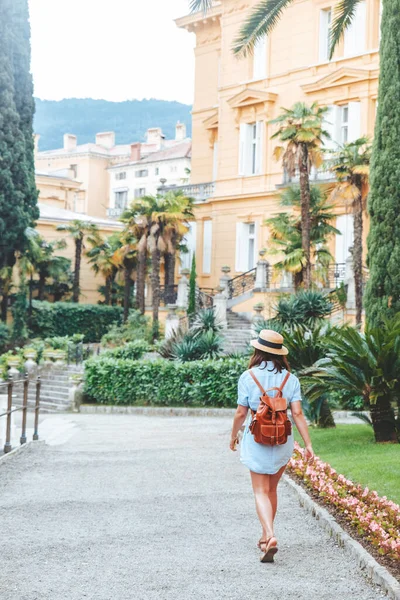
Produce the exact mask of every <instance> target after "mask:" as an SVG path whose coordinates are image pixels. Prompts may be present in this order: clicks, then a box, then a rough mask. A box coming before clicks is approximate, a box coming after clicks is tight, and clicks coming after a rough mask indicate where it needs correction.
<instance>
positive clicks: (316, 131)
mask: <svg viewBox="0 0 400 600" xmlns="http://www.w3.org/2000/svg"><path fill="white" fill-rule="evenodd" d="M327 110H328V109H327V107H320V106H318V105H317V103H316V102H314V103H313V104H312V105H311V106H310V107H309V106H307V105H306V104H304V103H303V102H296V104H295V105H294V106H293V107H292V108H289V109H287V108H283V109H282V111H283V112H282V113H281V114H280V115H279V116H278V117H277V118H276V119H273V120H272V121H270V123H274V124H277V125H279V127H278V131H276V133H274V135H273V136H272V138H271V139H275V138H278V139H280V141H281V142H283V143H284V144H285V145H284V146H277V147H276V148H275V150H274V157H275V159H276V160H280V159H282V165H283V169H284V171H285V172H286V173H287V174H288V175H289V177H293V176H294V175H295V174H296V172H297V171H298V173H299V175H300V197H301V201H300V210H301V236H302V249H303V254H304V263H305V264H304V277H303V280H304V285H305V288H306V289H309V288H310V285H311V260H310V235H311V234H310V227H311V221H310V193H311V192H310V169H311V167H312V166H315V167H316V168H319V167H320V166H321V165H322V162H323V158H322V151H321V144H322V138H323V137H326V138H329V134H328V132H326V131H324V130H323V128H322V126H323V118H324V115H325V113H326V112H327Z"/></svg>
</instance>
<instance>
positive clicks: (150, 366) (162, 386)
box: [85, 356, 247, 407]
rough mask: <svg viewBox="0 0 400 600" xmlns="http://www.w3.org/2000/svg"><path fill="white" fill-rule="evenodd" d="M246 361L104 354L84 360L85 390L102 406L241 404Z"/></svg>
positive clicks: (218, 405)
mask: <svg viewBox="0 0 400 600" xmlns="http://www.w3.org/2000/svg"><path fill="white" fill-rule="evenodd" d="M246 368H247V360H245V359H241V360H237V359H220V360H202V361H193V362H186V363H182V362H179V361H166V360H161V359H160V360H156V361H150V360H141V361H132V360H122V359H119V360H117V359H115V358H109V357H105V358H103V357H102V356H100V357H99V358H96V359H90V360H88V361H87V362H86V363H85V392H86V394H87V395H88V396H89V397H90V398H92V399H94V400H96V401H97V402H99V403H102V404H125V405H132V404H142V405H143V404H146V405H152V406H215V407H236V402H237V381H238V378H239V376H240V375H241V374H242V373H243V371H245V369H246Z"/></svg>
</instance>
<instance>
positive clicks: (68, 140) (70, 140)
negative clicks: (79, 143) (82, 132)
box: [64, 133, 76, 152]
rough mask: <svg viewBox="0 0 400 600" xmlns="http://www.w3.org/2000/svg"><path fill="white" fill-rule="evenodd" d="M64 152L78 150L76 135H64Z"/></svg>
mask: <svg viewBox="0 0 400 600" xmlns="http://www.w3.org/2000/svg"><path fill="white" fill-rule="evenodd" d="M64 150H66V151H67V152H73V151H74V150H76V135H72V134H71V133H66V134H64Z"/></svg>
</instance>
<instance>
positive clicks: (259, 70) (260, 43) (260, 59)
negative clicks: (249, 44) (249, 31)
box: [253, 35, 267, 79]
mask: <svg viewBox="0 0 400 600" xmlns="http://www.w3.org/2000/svg"><path fill="white" fill-rule="evenodd" d="M266 76H267V36H265V35H264V36H263V37H262V38H261V39H259V40H257V41H256V43H255V44H254V53H253V79H264V78H265V77H266Z"/></svg>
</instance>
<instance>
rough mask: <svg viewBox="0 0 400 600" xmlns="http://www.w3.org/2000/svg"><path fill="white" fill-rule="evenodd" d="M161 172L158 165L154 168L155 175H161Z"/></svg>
mask: <svg viewBox="0 0 400 600" xmlns="http://www.w3.org/2000/svg"><path fill="white" fill-rule="evenodd" d="M159 174H160V169H159V168H158V167H156V168H155V169H154V175H159Z"/></svg>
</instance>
